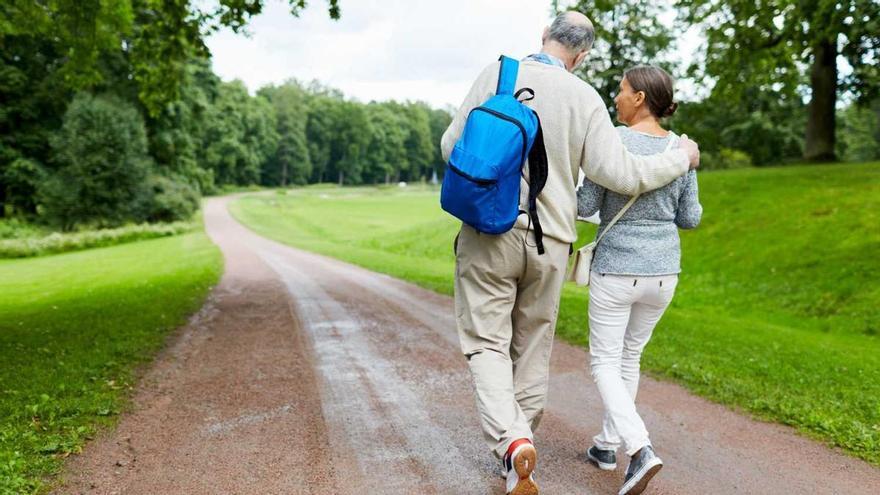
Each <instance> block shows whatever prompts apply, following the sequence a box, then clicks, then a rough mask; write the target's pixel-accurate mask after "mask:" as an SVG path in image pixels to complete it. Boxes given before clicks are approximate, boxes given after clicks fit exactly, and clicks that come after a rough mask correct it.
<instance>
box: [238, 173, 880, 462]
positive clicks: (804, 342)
mask: <svg viewBox="0 0 880 495" xmlns="http://www.w3.org/2000/svg"><path fill="white" fill-rule="evenodd" d="M700 191H701V200H702V203H703V205H704V208H705V214H704V219H703V224H702V225H701V226H700V228H699V229H697V230H696V231H692V232H685V233H683V235H682V239H683V241H682V242H683V251H684V255H683V264H684V273H683V275H682V277H681V281H680V284H679V290H678V294H677V296H676V298H675V301H674V302H673V305H672V307H671V308H670V310H669V311H668V312H667V314H666V316H665V317H664V319H663V320H662V321H661V323H660V325H659V327H658V330H657V332H656V333H655V337H654V339H653V341H652V342H651V344H650V345H649V346H648V349H647V352H646V356H645V359H644V369H645V370H646V371H648V372H650V373H652V374H654V375H655V376H663V377H667V378H671V379H673V380H675V381H677V382H679V383H682V384H683V385H685V386H686V387H688V388H689V389H690V390H692V391H694V392H696V393H698V394H700V395H703V396H706V397H709V398H711V399H713V400H716V401H719V402H722V403H724V404H729V405H732V406H735V407H739V408H743V409H745V410H747V411H749V412H751V413H752V414H754V415H756V416H758V417H760V418H764V419H768V420H773V421H778V422H781V423H785V424H789V425H792V426H795V427H796V428H798V429H799V430H800V431H802V432H805V433H807V434H808V435H811V436H813V437H816V438H819V439H821V440H824V441H826V442H828V443H829V444H831V445H835V446H840V447H842V448H844V449H845V450H847V451H849V452H850V453H852V454H854V455H856V456H858V457H861V458H863V459H866V460H868V461H870V462H872V463H874V464H880V337H878V333H880V310H878V307H880V288H878V285H880V284H878V281H880V164H877V163H874V164H858V165H830V166H802V167H786V168H772V169H751V170H739V171H725V172H714V173H702V174H701V175H700ZM231 209H232V212H233V214H234V215H235V216H236V217H237V218H238V219H240V220H241V221H243V222H244V223H246V224H248V225H249V226H251V227H252V228H253V229H254V230H255V231H257V232H259V233H261V234H264V235H266V236H268V237H271V238H274V239H276V240H279V241H281V242H285V243H288V244H290V245H293V246H297V247H300V248H304V249H307V250H311V251H316V252H320V253H325V254H327V255H330V256H334V257H338V258H341V259H344V260H347V261H350V262H353V263H356V264H359V265H362V266H365V267H367V268H370V269H373V270H376V271H380V272H385V273H388V274H390V275H393V276H397V277H401V278H404V279H408V280H411V281H413V282H415V283H418V284H420V285H423V286H425V287H428V288H431V289H434V290H437V291H440V292H443V293H447V294H450V293H451V292H452V274H453V267H454V259H453V254H452V240H453V237H454V235H455V233H456V230H457V228H458V223H457V222H456V221H455V220H454V219H453V218H451V217H449V216H448V215H446V214H445V213H444V212H442V211H441V210H440V208H439V205H438V195H437V191H436V190H427V189H424V188H423V189H417V188H408V189H398V188H393V189H375V188H363V189H326V188H320V189H314V188H312V189H298V190H295V191H292V192H288V194H286V195H282V194H274V195H264V196H250V197H245V198H242V199H240V200H238V201H237V202H235V203H233V204H232V207H231ZM579 228H580V229H581V231H580V234H581V240H580V242H583V240H584V239H586V238H588V237H592V236H593V235H594V232H595V227H593V226H590V225H586V224H583V225H581V226H580V227H579ZM586 306H587V291H586V289H582V288H578V287H575V286H572V285H567V286H566V288H565V291H564V293H563V301H562V308H561V312H560V320H559V325H558V333H559V335H560V336H561V337H563V338H564V339H566V340H568V341H570V342H573V343H575V344H579V345H585V344H586V342H587V326H586ZM551 401H552V398H551Z"/></svg>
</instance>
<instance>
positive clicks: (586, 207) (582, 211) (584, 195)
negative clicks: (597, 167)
mask: <svg viewBox="0 0 880 495" xmlns="http://www.w3.org/2000/svg"><path fill="white" fill-rule="evenodd" d="M604 197H605V188H604V187H602V186H600V185H599V184H596V183H595V182H593V181H591V180H590V179H589V178H588V177H584V182H583V184H581V187H579V188H578V190H577V205H578V216H579V217H582V218H589V217H591V216H593V215H595V214H596V213H597V212H598V211H599V207H601V206H602V200H603V198H604Z"/></svg>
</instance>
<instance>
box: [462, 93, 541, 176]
mask: <svg viewBox="0 0 880 495" xmlns="http://www.w3.org/2000/svg"><path fill="white" fill-rule="evenodd" d="M477 110H479V111H481V112H486V113H488V114H489V115H494V116H496V117H498V118H499V119H502V120H506V121H508V122H512V123H513V124H514V125H516V126H517V127H519V132H520V133H522V141H523V145H522V155H521V157H522V158H521V160H520V167H522V164H524V163H525V162H526V151H527V150H526V147H527V146H528V144H529V138H528V135H527V134H526V128H525V127H523V125H522V124H521V123H520V122H519V121H518V120H516V119H514V118H513V117H509V116H507V115H504V114H503V113H501V112H499V111H497V110H492V109H491V108H486V107H477V108H474V109H473V110H471V112H476V111H477Z"/></svg>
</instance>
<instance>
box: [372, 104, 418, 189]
mask: <svg viewBox="0 0 880 495" xmlns="http://www.w3.org/2000/svg"><path fill="white" fill-rule="evenodd" d="M366 110H367V117H368V118H369V121H370V130H371V135H370V144H369V146H368V148H367V156H366V167H365V170H364V180H365V181H366V182H371V183H374V184H375V183H379V182H384V183H385V184H388V183H389V182H391V177H393V176H395V175H396V174H397V171H398V170H399V169H400V165H401V163H403V162H405V161H406V148H405V144H406V137H407V132H406V130H405V126H404V122H403V118H402V116H401V115H400V114H398V113H396V112H395V111H394V110H393V109H392V108H391V106H390V105H388V104H387V103H375V102H374V103H370V104H369V105H367V108H366Z"/></svg>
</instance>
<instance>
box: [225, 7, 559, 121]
mask: <svg viewBox="0 0 880 495" xmlns="http://www.w3.org/2000/svg"><path fill="white" fill-rule="evenodd" d="M340 3H341V6H342V19H341V20H339V21H332V20H330V19H329V17H328V15H327V11H326V9H325V3H324V2H321V1H317V0H314V1H312V2H310V6H309V8H308V9H306V11H305V12H304V13H303V15H302V17H300V18H294V17H293V16H291V15H290V14H289V13H288V8H287V3H286V2H284V1H278V0H274V1H269V2H267V5H266V8H265V9H264V12H263V14H261V15H259V16H257V17H256V18H255V19H253V21H252V23H251V25H250V27H249V31H250V32H251V33H252V36H251V37H244V36H241V35H236V34H234V33H232V32H231V31H230V30H224V31H221V32H219V33H217V34H215V35H213V36H211V37H210V38H209V39H208V40H207V44H208V46H209V48H210V49H211V52H212V53H213V57H214V70H215V71H216V72H217V73H218V74H219V75H220V76H221V77H222V78H223V79H226V80H229V79H241V80H242V81H244V82H245V84H246V85H247V86H248V88H249V89H250V90H251V91H255V90H256V89H258V88H259V87H261V86H263V85H266V84H270V83H280V82H282V81H284V80H286V79H288V78H291V77H293V78H297V79H300V80H304V81H309V80H312V79H317V80H319V81H321V82H322V83H324V84H327V85H329V86H332V87H336V88H338V89H340V90H342V91H343V92H344V93H345V94H346V95H347V96H350V97H354V98H357V99H359V100H362V101H369V100H386V99H392V98H393V99H398V100H405V99H412V100H424V101H427V102H429V103H431V104H432V105H435V106H443V105H458V104H459V103H460V101H461V99H462V98H463V97H464V95H465V93H466V92H467V90H468V87H469V85H470V83H471V82H472V80H473V79H474V77H476V75H477V74H478V73H479V72H480V70H481V69H482V68H483V67H484V66H485V65H486V64H488V63H490V62H491V61H493V60H495V59H496V58H497V57H498V55H499V54H501V53H504V54H508V55H511V56H516V57H522V56H525V55H528V54H529V53H532V52H535V51H537V50H538V49H539V48H540V43H541V31H542V30H543V28H544V26H546V25H547V24H548V23H549V22H550V20H551V18H550V1H549V0H540V1H539V0H503V1H502V0H449V1H446V2H438V1H436V0H409V1H404V0H342V1H341V2H340Z"/></svg>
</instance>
